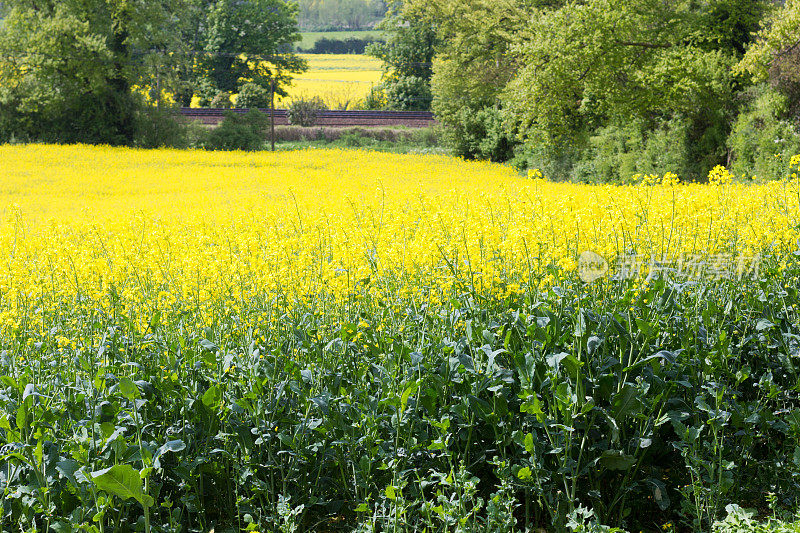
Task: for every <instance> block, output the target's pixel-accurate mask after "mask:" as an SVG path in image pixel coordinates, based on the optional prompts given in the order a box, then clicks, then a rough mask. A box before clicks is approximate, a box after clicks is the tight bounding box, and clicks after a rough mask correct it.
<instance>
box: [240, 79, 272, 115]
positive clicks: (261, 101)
mask: <svg viewBox="0 0 800 533" xmlns="http://www.w3.org/2000/svg"><path fill="white" fill-rule="evenodd" d="M271 105H272V102H271V93H270V90H269V89H268V88H267V87H263V86H261V85H259V84H257V83H252V82H250V83H245V84H244V85H242V88H241V89H240V90H239V95H238V96H237V97H236V107H237V108H238V109H267V108H269V107H270V106H271Z"/></svg>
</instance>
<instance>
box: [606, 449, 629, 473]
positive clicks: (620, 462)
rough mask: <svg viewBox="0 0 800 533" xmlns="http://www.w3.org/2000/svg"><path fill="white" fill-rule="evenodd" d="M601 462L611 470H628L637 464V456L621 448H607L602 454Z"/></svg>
mask: <svg viewBox="0 0 800 533" xmlns="http://www.w3.org/2000/svg"><path fill="white" fill-rule="evenodd" d="M600 464H601V465H603V466H604V467H605V468H607V469H609V470H628V469H629V468H630V467H632V466H633V465H634V464H636V458H635V457H634V456H632V455H627V454H625V453H623V452H621V451H619V450H606V451H604V452H603V454H602V455H601V456H600Z"/></svg>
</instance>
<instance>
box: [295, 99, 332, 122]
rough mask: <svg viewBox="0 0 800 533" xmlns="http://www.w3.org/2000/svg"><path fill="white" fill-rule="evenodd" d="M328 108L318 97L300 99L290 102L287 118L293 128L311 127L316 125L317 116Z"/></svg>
mask: <svg viewBox="0 0 800 533" xmlns="http://www.w3.org/2000/svg"><path fill="white" fill-rule="evenodd" d="M327 109H328V106H326V105H325V102H324V101H323V100H322V98H320V97H319V96H312V97H301V98H296V99H295V100H292V103H291V105H290V106H289V110H288V113H287V116H288V118H289V124H291V125H293V126H304V127H306V128H307V127H311V126H314V125H315V124H316V123H317V115H318V114H319V112H320V111H325V110H327Z"/></svg>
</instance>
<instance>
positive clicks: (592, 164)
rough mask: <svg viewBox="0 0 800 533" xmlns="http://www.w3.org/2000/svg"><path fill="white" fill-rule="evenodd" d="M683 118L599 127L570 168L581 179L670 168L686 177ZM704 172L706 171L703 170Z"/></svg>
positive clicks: (625, 177)
mask: <svg viewBox="0 0 800 533" xmlns="http://www.w3.org/2000/svg"><path fill="white" fill-rule="evenodd" d="M688 128H689V125H688V123H687V122H686V121H682V120H680V119H674V120H671V121H668V122H664V123H662V124H658V125H656V126H655V127H648V125H646V124H644V123H642V122H637V121H634V122H629V123H627V124H624V125H615V126H606V127H603V128H599V129H598V130H596V131H595V132H594V134H593V135H591V136H589V137H588V141H587V144H588V147H587V149H586V150H585V151H583V152H582V153H581V157H579V158H578V159H577V160H576V161H575V163H574V167H573V168H572V169H571V171H570V174H571V177H572V178H573V179H576V180H578V181H584V182H601V183H609V182H610V183H626V182H628V181H629V180H630V178H631V177H632V176H634V175H635V174H657V173H661V172H663V171H665V170H669V171H671V172H674V173H676V174H678V176H680V177H681V178H684V179H686V178H688V177H689V175H690V173H691V169H690V168H689V163H688V160H689V157H690V156H689V146H688ZM706 173H707V171H706Z"/></svg>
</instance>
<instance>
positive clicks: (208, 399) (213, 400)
mask: <svg viewBox="0 0 800 533" xmlns="http://www.w3.org/2000/svg"><path fill="white" fill-rule="evenodd" d="M220 402H222V391H220V390H219V387H217V386H216V385H212V386H211V387H209V388H208V390H207V391H206V392H205V394H203V405H205V406H206V407H208V408H209V409H210V410H212V411H216V410H217V409H218V408H219V404H220Z"/></svg>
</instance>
